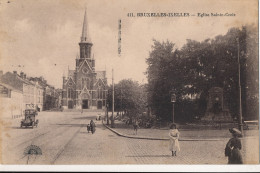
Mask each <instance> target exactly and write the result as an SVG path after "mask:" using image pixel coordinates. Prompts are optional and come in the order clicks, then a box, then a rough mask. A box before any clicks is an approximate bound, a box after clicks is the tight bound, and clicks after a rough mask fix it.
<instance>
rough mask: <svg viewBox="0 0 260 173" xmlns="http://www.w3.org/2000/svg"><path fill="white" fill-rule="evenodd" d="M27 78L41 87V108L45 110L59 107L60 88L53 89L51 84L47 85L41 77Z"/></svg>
mask: <svg viewBox="0 0 260 173" xmlns="http://www.w3.org/2000/svg"><path fill="white" fill-rule="evenodd" d="M29 80H30V81H31V82H34V83H36V84H38V85H40V86H41V87H42V88H43V94H42V95H43V98H42V100H43V102H42V110H44V111H45V110H54V109H58V108H60V105H61V98H60V97H61V96H60V95H61V91H60V90H61V89H55V88H54V87H53V86H51V85H49V84H48V83H47V81H46V80H45V79H44V78H43V77H31V78H30V79H29Z"/></svg>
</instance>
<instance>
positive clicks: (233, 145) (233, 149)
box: [169, 123, 243, 164]
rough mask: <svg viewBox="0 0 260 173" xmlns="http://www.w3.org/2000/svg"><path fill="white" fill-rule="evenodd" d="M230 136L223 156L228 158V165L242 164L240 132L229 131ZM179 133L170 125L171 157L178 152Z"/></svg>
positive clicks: (175, 127) (175, 126)
mask: <svg viewBox="0 0 260 173" xmlns="http://www.w3.org/2000/svg"><path fill="white" fill-rule="evenodd" d="M229 131H230V133H231V134H232V138H230V140H229V141H228V143H227V144H226V148H225V156H226V157H228V164H243V160H242V155H241V152H240V150H241V148H242V145H241V140H240V139H239V138H238V137H239V136H241V132H240V131H239V130H238V129H236V128H231V129H229ZM179 137H180V132H179V131H178V129H177V125H176V124H174V123H173V124H171V126H170V131H169V138H170V144H169V150H170V151H171V152H172V156H176V152H177V151H180V150H181V149H180V144H179Z"/></svg>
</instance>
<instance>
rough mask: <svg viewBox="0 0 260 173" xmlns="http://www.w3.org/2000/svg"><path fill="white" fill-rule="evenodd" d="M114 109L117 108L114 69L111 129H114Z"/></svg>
mask: <svg viewBox="0 0 260 173" xmlns="http://www.w3.org/2000/svg"><path fill="white" fill-rule="evenodd" d="M114 108H115V87H114V69H112V119H111V127H114Z"/></svg>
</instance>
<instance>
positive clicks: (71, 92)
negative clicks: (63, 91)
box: [68, 88, 73, 99]
mask: <svg viewBox="0 0 260 173" xmlns="http://www.w3.org/2000/svg"><path fill="white" fill-rule="evenodd" d="M72 94H73V91H72V89H71V88H69V89H68V98H69V99H71V98H72Z"/></svg>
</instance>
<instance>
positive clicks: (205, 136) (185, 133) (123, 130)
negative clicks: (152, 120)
mask: <svg viewBox="0 0 260 173" xmlns="http://www.w3.org/2000/svg"><path fill="white" fill-rule="evenodd" d="M104 126H106V127H107V128H108V129H110V130H111V131H113V132H114V133H116V134H117V135H119V136H123V137H127V138H137V139H150V140H168V139H169V137H168V132H169V129H167V128H163V129H151V128H139V129H138V131H137V135H136V134H135V132H134V129H133V126H132V125H129V126H128V125H126V124H124V123H123V122H122V121H115V128H111V125H108V126H107V125H106V124H105V122H104ZM179 131H180V139H179V140H180V141H218V140H223V139H228V138H230V137H231V134H230V132H229V130H227V129H223V130H208V129H205V130H202V129H199V130H198V129H196V130H192V129H179ZM258 134H259V131H258V130H244V138H252V137H253V138H258V136H259V135H258Z"/></svg>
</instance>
